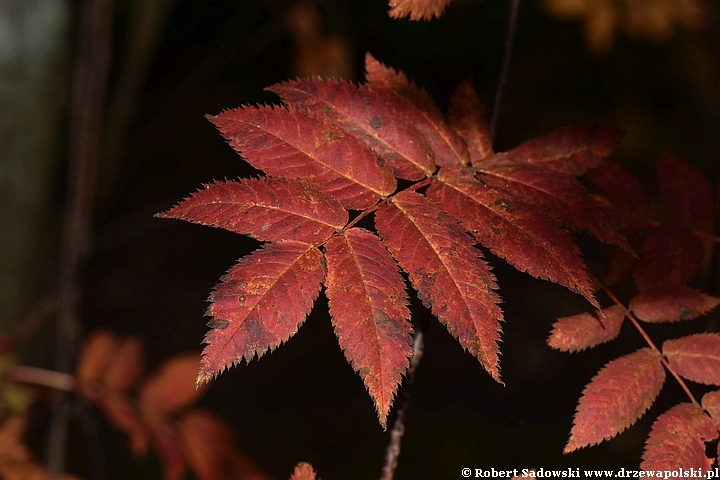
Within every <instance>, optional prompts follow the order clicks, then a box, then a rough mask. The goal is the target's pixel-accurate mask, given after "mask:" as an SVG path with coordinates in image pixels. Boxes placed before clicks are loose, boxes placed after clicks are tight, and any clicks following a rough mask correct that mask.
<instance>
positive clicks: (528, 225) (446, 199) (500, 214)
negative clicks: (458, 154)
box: [427, 166, 600, 308]
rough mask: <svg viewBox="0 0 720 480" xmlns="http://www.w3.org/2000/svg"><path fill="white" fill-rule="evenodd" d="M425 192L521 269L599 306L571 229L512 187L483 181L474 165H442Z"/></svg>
mask: <svg viewBox="0 0 720 480" xmlns="http://www.w3.org/2000/svg"><path fill="white" fill-rule="evenodd" d="M427 195H428V198H430V199H432V200H433V201H435V202H436V203H437V204H438V205H439V206H440V207H441V208H442V209H443V210H444V211H445V212H447V213H449V214H450V215H452V216H453V217H455V218H456V219H457V220H458V221H459V222H460V224H461V225H462V226H463V228H464V229H466V230H467V231H469V232H470V233H471V234H472V235H473V236H474V237H475V238H477V240H478V241H479V242H480V243H481V244H483V245H484V246H485V247H487V248H489V249H490V250H491V251H492V252H493V253H494V254H495V255H497V256H499V257H501V258H504V259H505V260H507V261H508V263H510V264H511V265H513V266H514V267H515V268H517V269H518V270H520V271H521V272H527V273H529V274H530V275H532V276H534V277H537V278H542V279H545V280H550V281H553V282H556V283H559V284H561V285H564V286H565V287H567V288H569V289H570V290H572V291H573V292H576V293H579V294H581V295H583V296H584V297H585V298H586V299H587V300H588V301H589V302H590V303H591V304H593V305H594V306H595V307H597V308H600V305H598V303H597V302H596V300H595V298H594V297H593V292H592V288H591V286H590V282H589V280H588V271H587V269H586V268H585V265H584V264H583V262H582V260H581V259H580V250H579V249H578V248H577V246H576V245H575V244H574V243H573V242H572V238H571V236H570V234H569V233H568V232H566V231H564V230H563V229H562V228H561V227H560V226H559V225H558V224H557V223H555V222H554V221H553V220H552V219H547V218H542V217H539V216H538V215H537V211H536V209H535V208H534V207H532V206H530V205H526V204H524V203H522V201H521V200H519V199H518V198H516V197H515V196H514V195H512V193H510V192H507V191H503V190H500V189H497V188H494V187H492V186H489V185H482V184H481V183H480V182H479V181H478V180H477V179H475V177H474V169H471V168H465V167H459V166H448V167H443V168H441V169H440V172H439V173H438V176H437V181H436V182H433V184H432V185H431V186H430V188H429V189H428V192H427Z"/></svg>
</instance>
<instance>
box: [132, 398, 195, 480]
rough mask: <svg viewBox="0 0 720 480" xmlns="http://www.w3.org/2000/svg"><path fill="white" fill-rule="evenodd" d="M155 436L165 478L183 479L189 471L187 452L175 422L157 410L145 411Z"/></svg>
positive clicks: (154, 441) (155, 443)
mask: <svg viewBox="0 0 720 480" xmlns="http://www.w3.org/2000/svg"><path fill="white" fill-rule="evenodd" d="M143 413H144V416H145V420H146V421H147V424H148V425H149V426H150V431H151V432H152V436H153V446H154V447H155V451H156V453H157V455H158V457H160V463H161V464H162V467H163V479H164V480H182V479H184V478H185V474H186V472H187V467H188V465H187V462H186V460H185V452H184V451H183V446H182V443H181V442H180V437H179V435H178V432H177V431H176V430H175V428H173V424H172V422H171V421H170V419H168V418H167V417H165V416H164V415H162V414H159V413H158V412H156V411H145V412H143Z"/></svg>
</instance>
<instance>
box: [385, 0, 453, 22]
mask: <svg viewBox="0 0 720 480" xmlns="http://www.w3.org/2000/svg"><path fill="white" fill-rule="evenodd" d="M449 3H450V0H390V3H389V5H390V11H389V12H388V15H390V18H396V19H397V18H405V17H410V20H415V21H417V20H432V19H433V17H438V18H439V17H440V15H442V13H443V10H445V7H447V6H448V4H449Z"/></svg>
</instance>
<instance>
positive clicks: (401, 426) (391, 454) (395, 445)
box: [380, 328, 425, 480]
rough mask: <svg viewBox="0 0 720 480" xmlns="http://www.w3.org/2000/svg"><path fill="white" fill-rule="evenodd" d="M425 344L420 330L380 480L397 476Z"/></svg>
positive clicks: (417, 333)
mask: <svg viewBox="0 0 720 480" xmlns="http://www.w3.org/2000/svg"><path fill="white" fill-rule="evenodd" d="M424 343H425V339H424V334H423V332H422V330H421V329H419V328H418V330H417V332H416V333H415V343H414V344H413V358H412V360H410V369H409V370H408V373H407V378H406V379H405V383H404V384H403V389H402V393H401V395H400V399H399V400H400V401H399V402H398V403H399V405H398V406H397V410H396V412H397V413H396V416H395V422H393V428H392V430H391V432H390V443H388V446H387V448H386V449H385V465H384V466H383V470H382V476H381V477H380V480H392V479H393V476H394V474H395V468H397V464H398V457H399V456H400V443H401V442H402V437H403V434H404V433H405V412H406V411H407V407H408V404H409V403H410V391H411V389H412V384H413V381H414V380H415V371H416V370H417V367H418V365H419V364H420V360H421V359H422V356H423V348H424Z"/></svg>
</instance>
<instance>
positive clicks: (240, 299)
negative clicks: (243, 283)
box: [238, 295, 247, 307]
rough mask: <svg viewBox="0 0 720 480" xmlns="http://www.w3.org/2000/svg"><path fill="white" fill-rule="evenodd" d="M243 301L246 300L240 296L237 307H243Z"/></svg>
mask: <svg viewBox="0 0 720 480" xmlns="http://www.w3.org/2000/svg"><path fill="white" fill-rule="evenodd" d="M245 300H247V298H246V297H245V295H240V296H239V297H238V305H240V306H241V307H242V306H243V305H245Z"/></svg>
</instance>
